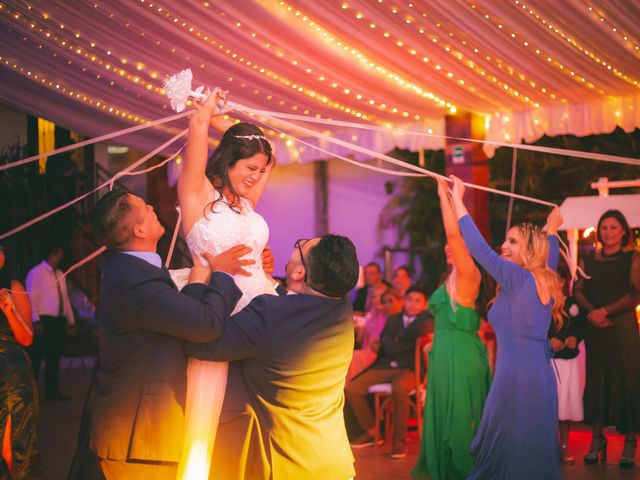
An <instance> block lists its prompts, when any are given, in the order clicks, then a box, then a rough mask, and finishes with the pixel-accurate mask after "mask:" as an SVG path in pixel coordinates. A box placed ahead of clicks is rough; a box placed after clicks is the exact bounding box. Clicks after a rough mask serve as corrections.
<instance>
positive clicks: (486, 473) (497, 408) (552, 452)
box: [459, 215, 562, 480]
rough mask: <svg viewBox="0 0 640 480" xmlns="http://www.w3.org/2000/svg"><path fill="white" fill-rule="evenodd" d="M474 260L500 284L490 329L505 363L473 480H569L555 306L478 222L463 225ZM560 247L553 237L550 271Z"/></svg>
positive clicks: (475, 448) (499, 367)
mask: <svg viewBox="0 0 640 480" xmlns="http://www.w3.org/2000/svg"><path fill="white" fill-rule="evenodd" d="M459 224H460V230H461V232H462V236H463V237H464V240H465V242H466V244H467V247H468V248H469V252H470V253H471V255H472V256H473V257H474V258H475V259H476V260H477V261H478V262H479V263H480V265H482V267H483V268H484V269H485V270H486V271H487V272H489V274H490V275H491V276H492V277H494V278H495V279H496V281H497V282H498V283H499V284H500V293H499V294H498V296H497V298H496V300H495V302H494V304H493V306H492V307H491V310H490V311H489V315H488V317H489V322H490V323H491V326H492V327H493V329H494V331H495V333H496V339H497V342H498V356H497V360H496V369H495V373H494V378H493V384H492V385H491V389H490V391H489V396H488V397H487V403H486V404H485V408H484V411H483V414H482V420H481V422H480V426H479V428H478V431H477V433H476V436H475V438H474V439H473V442H472V444H471V453H472V454H473V455H475V457H476V458H475V463H474V466H473V470H472V471H471V474H470V475H469V479H471V480H478V479H487V480H488V479H491V480H499V479H505V480H512V479H518V480H542V479H544V480H554V479H561V478H562V474H561V473H560V444H559V439H558V393H557V388H556V378H555V374H554V372H553V369H552V366H551V363H550V359H551V348H550V347H549V342H548V340H547V332H548V330H549V325H550V322H551V306H552V305H551V302H550V303H549V304H548V305H543V304H542V303H541V302H540V299H539V298H538V294H537V291H536V284H535V281H534V279H533V276H532V275H531V273H530V272H529V271H528V270H526V269H524V268H522V267H520V266H518V265H516V264H515V263H512V262H509V261H507V260H504V259H502V258H501V257H500V256H499V255H497V254H496V253H495V252H494V251H493V250H492V249H491V247H489V245H487V243H486V242H485V240H484V238H483V237H482V235H481V234H480V232H479V231H478V229H477V228H476V226H475V225H474V223H473V221H472V220H471V217H469V216H468V215H466V216H464V217H463V218H461V219H460V221H459ZM558 251H559V250H558V239H557V237H555V236H550V237H549V258H548V261H547V263H548V265H549V266H550V267H551V268H554V269H555V268H556V267H557V264H558Z"/></svg>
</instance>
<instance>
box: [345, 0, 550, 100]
mask: <svg viewBox="0 0 640 480" xmlns="http://www.w3.org/2000/svg"><path fill="white" fill-rule="evenodd" d="M345 5H346V7H343V9H345V10H347V9H348V8H349V6H348V4H345ZM409 7H410V8H414V5H413V4H411V3H410V4H409ZM388 8H389V10H390V11H391V13H392V14H394V15H395V14H400V15H402V16H403V18H404V21H405V23H406V24H408V25H413V28H414V30H415V32H417V33H418V34H419V35H420V36H424V37H427V38H428V39H429V40H431V43H432V44H433V45H434V46H435V47H436V48H438V49H440V50H441V51H442V52H444V54H445V55H447V56H450V57H452V58H453V59H454V60H456V61H457V62H461V63H462V64H463V65H465V67H467V68H469V69H471V70H472V71H473V72H474V73H475V74H476V75H477V76H478V77H480V78H481V79H482V80H483V81H484V82H486V83H488V84H489V85H490V86H492V87H498V88H501V89H502V91H503V92H505V91H506V93H508V94H510V95H511V96H512V97H513V98H515V99H516V100H518V101H520V102H523V103H526V104H528V105H529V106H531V107H534V108H538V107H539V105H540V104H539V102H538V101H536V100H535V99H531V98H530V97H529V96H528V95H527V94H524V93H522V92H519V91H518V90H516V89H515V88H513V87H511V86H509V85H507V84H506V83H504V82H503V81H501V80H500V79H499V78H498V77H496V76H495V75H492V74H491V73H489V72H488V71H487V70H486V69H484V68H482V67H481V66H480V65H478V63H477V62H476V61H474V60H473V59H471V58H469V57H467V56H465V54H464V53H463V52H462V51H460V50H458V49H456V47H454V46H453V45H452V44H450V43H448V41H447V40H443V39H442V38H440V37H439V36H438V35H437V34H436V33H434V31H435V30H436V29H441V28H442V24H441V23H440V22H438V21H436V20H430V22H431V24H432V27H433V26H435V27H436V29H434V28H425V24H422V23H420V22H419V21H418V20H417V19H416V18H415V17H414V16H413V15H411V14H408V13H401V11H400V8H399V7H397V6H395V5H394V6H390V7H388ZM354 12H355V10H354ZM358 14H359V12H358V13H355V16H356V18H357V16H358ZM419 14H420V16H421V17H422V18H425V19H426V18H428V17H429V15H428V14H427V13H426V12H419ZM380 35H381V36H382V37H383V39H385V40H389V41H392V42H394V44H395V45H396V46H398V47H403V46H404V47H405V48H404V50H405V51H406V52H408V53H409V54H410V55H416V56H422V57H423V58H422V59H423V62H424V63H426V64H428V65H430V66H431V68H433V69H435V70H436V71H438V73H442V74H444V77H445V78H446V79H447V80H449V81H452V82H454V83H455V84H456V85H457V86H458V87H462V88H465V89H466V90H467V91H469V92H470V93H472V94H473V95H475V96H477V97H479V98H482V99H485V100H486V99H487V97H486V96H485V95H484V94H482V93H481V92H479V91H478V87H477V86H474V85H472V84H469V83H467V82H465V80H464V79H461V78H459V75H456V74H455V73H453V72H452V71H450V70H448V69H447V68H445V67H443V66H442V65H438V64H437V65H432V63H430V59H429V58H428V57H427V56H426V55H424V54H423V53H420V51H419V50H418V48H417V47H414V46H411V45H410V44H409V43H408V42H407V41H406V40H402V39H397V38H396V39H393V38H391V34H390V33H389V32H388V31H380ZM447 36H448V37H450V38H455V37H460V34H456V33H453V32H451V31H449V32H448V35H447ZM461 43H462V45H463V46H466V45H467V43H468V42H467V40H462V41H461ZM467 48H469V47H467ZM474 52H475V53H476V54H479V53H480V51H479V49H478V48H476V49H475V50H474ZM485 60H487V61H489V62H490V63H494V64H496V65H497V66H498V68H500V69H502V67H503V65H502V63H501V62H500V61H498V60H497V59H494V58H492V57H488V56H487V57H486V58H485ZM507 70H508V71H509V72H510V75H512V76H514V75H517V77H518V78H519V79H520V80H521V81H526V77H525V76H524V74H522V73H519V72H518V73H514V70H515V69H514V68H513V67H511V66H508V67H507Z"/></svg>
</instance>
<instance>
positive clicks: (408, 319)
mask: <svg viewBox="0 0 640 480" xmlns="http://www.w3.org/2000/svg"><path fill="white" fill-rule="evenodd" d="M415 319H416V317H408V316H407V315H404V314H403V315H402V325H404V328H407V327H408V326H409V325H411V324H412V323H413V321H414V320H415Z"/></svg>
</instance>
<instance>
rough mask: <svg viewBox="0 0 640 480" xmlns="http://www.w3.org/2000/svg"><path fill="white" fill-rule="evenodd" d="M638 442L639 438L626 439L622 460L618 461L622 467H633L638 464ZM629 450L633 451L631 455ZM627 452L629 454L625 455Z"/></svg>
mask: <svg viewBox="0 0 640 480" xmlns="http://www.w3.org/2000/svg"><path fill="white" fill-rule="evenodd" d="M637 443H638V440H637V439H633V440H625V441H624V450H623V451H622V456H621V457H620V461H619V462H618V465H620V468H631V467H633V466H634V465H635V464H636V445H637ZM629 451H631V452H630V453H631V455H629ZM625 452H626V453H627V455H625Z"/></svg>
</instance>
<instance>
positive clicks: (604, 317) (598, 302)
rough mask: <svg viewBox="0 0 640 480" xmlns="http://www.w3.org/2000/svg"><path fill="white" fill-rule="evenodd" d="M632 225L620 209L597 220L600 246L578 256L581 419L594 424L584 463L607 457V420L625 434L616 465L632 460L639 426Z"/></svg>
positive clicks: (638, 262)
mask: <svg viewBox="0 0 640 480" xmlns="http://www.w3.org/2000/svg"><path fill="white" fill-rule="evenodd" d="M630 236H631V231H630V229H629V224H628V223H627V220H626V218H625V217H624V215H623V214H622V213H621V212H620V211H618V210H609V211H607V212H605V213H604V214H603V215H602V216H601V217H600V220H599V221H598V241H600V243H601V244H602V249H600V250H598V251H596V252H590V253H589V254H588V255H585V256H584V258H582V260H581V266H582V268H583V269H584V271H585V273H586V274H587V276H588V277H591V278H585V279H582V280H581V281H580V282H579V283H578V284H577V285H576V287H575V298H576V300H577V301H578V303H579V304H580V306H581V307H583V308H584V309H585V310H586V311H587V312H588V314H587V320H588V322H587V327H586V333H585V342H586V348H587V381H586V386H585V393H584V416H585V421H586V422H588V423H591V424H592V425H593V438H592V441H591V448H590V449H589V453H588V454H587V455H586V456H585V457H584V461H585V463H587V464H594V463H597V462H598V460H599V459H600V458H603V459H604V460H606V456H607V439H606V438H605V436H604V433H603V427H604V426H605V425H615V426H616V428H617V429H618V430H619V431H620V432H621V433H623V434H625V436H626V439H625V444H624V450H623V452H622V456H621V457H620V462H619V464H620V466H621V467H623V468H628V467H632V466H633V465H634V463H635V462H634V458H635V451H636V445H637V439H636V433H637V432H638V431H640V335H639V334H638V324H637V321H636V316H635V311H634V308H635V306H636V305H637V304H638V302H639V301H640V294H639V292H640V254H638V252H636V251H635V250H634V249H633V248H627V245H628V243H629V238H630Z"/></svg>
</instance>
